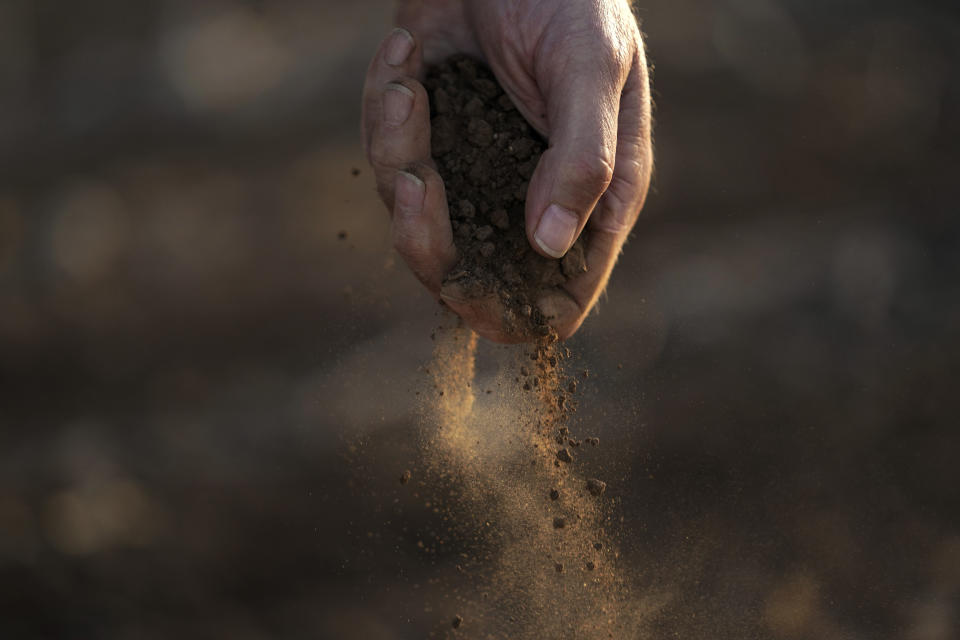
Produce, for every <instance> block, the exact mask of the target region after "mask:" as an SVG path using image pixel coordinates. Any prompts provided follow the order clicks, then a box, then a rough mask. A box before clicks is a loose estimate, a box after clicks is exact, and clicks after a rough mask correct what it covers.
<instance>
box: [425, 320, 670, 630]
mask: <svg viewBox="0 0 960 640" xmlns="http://www.w3.org/2000/svg"><path fill="white" fill-rule="evenodd" d="M448 324H449V325H450V326H447V327H441V328H439V329H438V330H437V332H436V334H435V340H436V343H435V349H434V354H433V359H432V362H431V364H430V366H429V368H428V372H429V374H430V377H431V379H430V382H429V389H428V390H427V392H426V393H423V394H422V395H421V398H426V400H425V401H424V403H423V406H422V407H421V411H422V423H421V452H422V455H423V460H422V461H421V463H422V465H423V467H424V470H425V471H426V472H427V475H428V476H429V477H430V478H431V482H433V483H436V484H437V485H439V486H443V487H447V488H453V489H452V490H449V491H447V492H446V494H445V495H446V496H448V497H447V498H446V499H442V500H441V502H442V504H438V505H437V507H438V508H440V509H442V510H443V512H444V514H445V515H444V520H445V521H446V523H447V529H448V531H447V535H448V536H451V537H452V538H454V539H458V541H459V543H460V544H465V545H466V546H465V547H464V548H465V549H467V550H468V551H466V552H464V553H461V557H462V562H461V563H460V564H458V565H457V567H456V569H457V572H458V578H457V580H458V581H461V582H463V583H464V584H469V585H470V588H469V589H460V588H458V587H457V586H455V585H451V588H450V591H451V593H465V594H469V595H458V596H457V599H458V600H459V602H457V603H456V604H457V607H458V608H459V609H458V616H460V617H461V618H462V619H460V618H455V619H454V621H453V624H452V625H451V623H450V621H449V620H447V621H445V623H444V625H443V627H442V628H440V627H438V629H437V632H436V634H435V635H439V637H443V636H446V635H449V636H452V637H464V638H520V639H523V638H579V639H585V640H591V639H595V638H636V637H639V636H640V634H641V626H642V625H643V623H644V621H645V620H646V619H648V618H649V617H650V616H651V614H652V613H653V612H654V611H653V610H654V609H656V608H658V607H657V605H655V604H654V603H652V602H649V601H645V600H644V599H642V598H638V597H635V596H634V595H633V594H632V593H631V589H630V585H629V580H627V579H626V576H625V574H624V572H623V570H622V568H621V567H619V566H618V559H619V552H618V549H617V542H616V531H617V528H616V527H615V526H614V524H613V519H612V517H611V511H612V510H611V508H610V507H609V505H608V504H607V500H606V498H605V496H604V495H603V493H604V489H605V485H604V484H603V483H602V482H599V481H598V480H596V479H591V478H586V477H583V476H582V475H580V474H579V473H578V472H577V470H576V468H577V458H578V457H580V456H581V455H584V454H590V455H597V454H598V453H599V451H600V450H599V449H598V445H599V442H598V440H597V439H595V438H585V439H583V440H578V439H576V437H575V436H574V435H573V434H572V433H571V432H570V430H569V427H568V421H569V417H570V413H571V412H572V410H573V408H574V404H575V400H574V393H575V391H576V385H577V382H576V380H574V379H573V378H568V377H566V376H565V374H564V372H563V360H564V358H565V356H566V355H568V352H567V351H566V349H564V348H563V347H561V346H560V345H559V344H558V343H556V342H555V341H553V340H551V339H549V338H548V339H544V340H542V341H541V342H539V343H537V344H532V345H524V346H522V347H516V348H514V349H515V351H511V352H510V356H508V357H507V358H506V360H505V361H503V362H501V363H500V367H499V369H500V370H499V371H498V373H497V374H496V377H495V379H494V380H490V381H487V382H485V384H484V387H483V388H478V387H477V385H476V383H475V358H476V350H477V338H476V335H475V334H473V333H472V332H471V331H470V330H469V329H465V328H462V327H457V326H456V323H455V322H449V323H448ZM454 628H455V629H454Z"/></svg>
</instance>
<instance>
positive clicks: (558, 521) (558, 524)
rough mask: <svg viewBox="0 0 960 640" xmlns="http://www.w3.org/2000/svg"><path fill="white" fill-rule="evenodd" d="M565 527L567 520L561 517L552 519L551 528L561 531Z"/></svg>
mask: <svg viewBox="0 0 960 640" xmlns="http://www.w3.org/2000/svg"><path fill="white" fill-rule="evenodd" d="M565 526H567V519H566V518H563V517H561V516H557V517H556V518H554V519H553V528H554V529H563V528H564V527H565Z"/></svg>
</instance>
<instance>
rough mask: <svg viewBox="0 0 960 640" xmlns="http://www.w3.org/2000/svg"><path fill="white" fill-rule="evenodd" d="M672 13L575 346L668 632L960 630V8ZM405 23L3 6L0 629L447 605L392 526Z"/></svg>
mask: <svg viewBox="0 0 960 640" xmlns="http://www.w3.org/2000/svg"><path fill="white" fill-rule="evenodd" d="M641 15H642V16H643V18H644V22H645V25H644V26H645V30H646V32H647V33H648V35H649V42H648V45H649V48H650V51H651V57H652V60H653V62H654V63H655V67H656V71H655V90H656V99H657V103H658V112H657V120H658V125H657V132H656V135H657V151H658V158H657V160H658V170H657V171H658V173H657V178H656V191H655V193H654V194H653V195H652V197H651V199H650V202H649V205H648V208H647V210H646V211H645V213H644V215H643V217H642V219H641V222H640V224H639V225H638V227H637V230H636V233H635V238H634V239H633V241H632V242H631V243H630V245H629V246H628V250H627V253H626V254H625V255H624V258H623V260H622V263H621V264H620V266H619V267H618V270H617V271H616V272H615V275H614V279H613V282H612V284H611V288H610V292H609V296H608V298H607V299H606V301H604V302H603V303H602V305H601V307H600V309H599V313H598V314H596V315H595V316H594V317H592V318H591V319H590V320H589V321H588V323H587V325H586V327H585V329H584V330H583V331H582V332H581V334H580V335H578V336H577V337H576V338H575V339H574V340H573V341H572V345H571V346H572V348H573V349H574V350H575V351H576V352H578V353H579V354H580V358H581V362H582V363H583V364H584V365H586V366H589V367H590V368H591V369H592V370H593V371H594V372H595V374H596V375H595V377H594V378H593V380H594V382H593V384H592V385H590V386H588V389H587V391H586V395H585V396H584V399H583V400H582V401H581V407H582V410H581V415H580V417H579V420H581V421H582V422H583V423H584V424H590V425H592V426H594V427H595V428H594V429H593V431H594V432H596V433H597V434H598V435H599V436H600V437H601V439H602V441H603V442H604V446H605V450H606V451H607V452H609V455H610V459H609V462H608V465H609V467H608V468H609V469H617V470H619V471H618V473H619V478H611V477H610V476H609V475H608V479H610V490H609V491H610V493H611V494H613V495H615V496H617V497H619V498H620V499H621V500H622V503H621V508H622V513H623V516H624V530H625V532H626V534H627V540H626V542H627V546H626V548H625V555H626V557H627V559H628V560H629V561H630V562H631V563H633V565H634V566H636V567H637V576H638V578H637V579H638V580H639V581H640V582H641V583H642V584H644V585H646V586H647V587H648V588H650V589H651V590H656V589H663V588H669V589H670V590H671V591H672V592H673V593H675V594H676V597H675V599H674V600H673V601H672V602H671V603H670V604H668V605H667V607H666V609H665V610H664V613H663V615H662V616H661V618H660V619H658V621H657V629H656V631H657V634H658V637H674V636H676V637H684V638H754V637H756V638H858V639H859V638H862V639H865V640H866V639H875V638H907V639H910V640H947V639H949V638H955V637H957V636H958V634H960V607H958V601H960V507H958V493H957V487H958V486H960V472H958V470H957V466H958V465H957V462H956V457H957V453H958V452H960V432H958V430H957V428H956V423H957V420H956V415H957V413H958V411H957V410H958V409H960V406H958V405H960V399H958V396H957V393H956V387H957V380H958V376H960V357H958V356H960V354H958V350H960V349H958V347H960V335H958V333H960V295H958V294H960V291H958V286H957V277H956V276H957V273H960V252H958V244H960V243H958V240H960V220H958V218H957V216H956V202H957V197H958V196H960V186H958V185H960V183H958V181H957V175H958V173H960V159H958V156H957V154H956V148H955V147H956V142H957V140H958V135H960V126H958V122H960V119H958V118H957V117H956V116H957V114H958V109H957V107H958V103H960V82H958V77H957V76H958V69H960V64H958V63H960V44H958V43H960V22H958V20H957V18H956V17H955V16H954V15H953V14H952V12H950V11H949V10H948V9H947V8H946V4H945V3H941V4H940V5H936V4H933V3H931V4H929V5H928V6H925V5H922V4H919V3H912V4H904V3H900V2H893V1H892V0H874V1H871V2H866V1H862V0H846V1H841V2H824V1H809V0H807V1H804V2H800V1H799V0H781V1H776V0H723V1H721V2H706V1H704V0H670V1H667V0H656V1H651V2H647V3H645V6H644V7H643V9H642V11H641ZM389 17H390V16H389V7H388V3H386V2H359V3H346V2H309V1H307V0H302V1H299V2H296V1H290V2H280V1H277V2H273V1H271V0H262V1H253V0H250V1H248V2H240V1H235V2H227V1H216V2H204V3H192V2H185V1H176V0H148V1H145V2H138V3H122V2H114V1H111V0H94V1H90V2H85V3H74V4H64V3H55V2H50V1H29V0H22V1H17V0H13V1H10V0H7V1H5V2H0V620H2V622H3V628H4V632H3V634H2V635H3V636H4V637H12V638H20V637H23V638H32V637H98V638H100V637H102V638H152V637H158V638H159V637H170V636H174V635H176V636H180V637H229V638H256V639H260V638H274V637H276V638H299V637H304V638H308V637H309V638H317V637H320V638H420V637H424V634H425V630H427V629H430V628H432V626H433V625H434V624H435V623H436V620H435V619H434V618H435V616H434V615H433V614H432V613H431V612H429V611H424V610H423V604H422V600H423V596H422V595H421V593H422V592H421V588H422V589H423V591H424V592H425V591H427V590H429V589H430V588H431V587H430V582H429V580H430V577H431V575H432V572H433V571H434V564H433V563H434V562H435V561H434V560H431V559H428V558H425V557H423V555H422V554H418V550H417V548H416V546H415V545H414V544H412V542H411V540H412V538H410V537H409V536H406V531H404V527H406V528H408V529H413V530H415V529H416V527H417V515H416V513H415V512H414V513H412V514H407V515H403V516H400V515H396V514H395V513H394V512H389V513H387V512H385V511H384V509H385V507H384V505H389V504H391V501H392V499H393V496H394V495H395V494H396V493H397V492H398V490H399V486H398V485H397V484H396V482H395V478H396V477H397V475H398V474H399V472H400V471H401V470H402V469H403V468H404V465H405V463H406V461H407V460H408V459H409V455H410V454H411V452H410V451H409V445H403V442H404V441H405V438H406V437H407V436H408V435H409V434H410V433H411V430H412V429H413V427H414V421H415V420H414V417H413V407H414V404H413V395H412V391H411V390H412V388H413V387H414V386H415V379H416V377H417V374H416V370H417V367H418V366H420V365H422V364H424V363H425V362H426V361H427V359H428V358H429V354H430V340H429V332H430V329H431V328H432V326H433V325H434V323H435V318H434V308H433V305H432V303H431V302H430V300H429V298H428V297H427V296H426V295H424V294H423V293H422V292H421V291H420V289H419V287H418V285H417V284H416V283H415V282H414V280H413V278H412V277H411V276H410V275H409V274H408V273H407V272H406V271H405V269H404V267H403V266H402V264H398V263H396V262H395V260H394V258H393V257H392V256H391V254H390V251H389V239H388V228H387V225H386V215H385V213H384V212H383V211H382V210H381V206H380V205H379V203H378V202H377V200H376V197H375V194H374V191H373V185H372V179H371V176H370V175H369V173H368V172H367V171H366V170H365V164H364V160H363V157H362V152H361V151H360V149H359V148H358V144H357V138H358V133H357V131H358V123H357V118H358V113H357V111H358V109H357V103H358V96H359V90H360V86H361V83H362V79H363V73H364V69H365V65H366V61H367V58H368V56H369V54H370V52H371V51H372V50H373V48H374V47H375V46H376V44H377V42H378V41H379V40H380V38H381V37H382V36H383V34H384V33H385V32H386V30H387V29H388V25H389ZM354 167H356V168H361V169H364V170H363V171H362V172H361V174H360V175H359V176H357V177H354V176H353V175H352V171H351V170H352V169H353V168H354ZM340 232H345V233H346V237H345V238H340V237H339V234H340ZM488 349H491V348H490V347H488ZM618 364H622V365H623V366H622V369H621V368H618V367H617V365H618ZM361 436H362V437H361ZM358 443H359V444H358ZM351 444H352V445H353V446H354V447H357V446H360V448H361V449H366V451H365V452H361V455H356V450H355V451H354V454H350V455H345V452H346V451H347V450H348V446H350V445H351ZM404 447H406V448H404ZM358 460H359V462H358ZM358 465H360V466H364V465H365V466H368V467H369V469H366V470H360V471H358V469H357V468H356V467H357V466H358ZM358 474H359V477H363V478H366V481H365V482H366V484H363V486H358V484H357V481H356V479H357V477H358ZM387 510H388V511H389V509H387ZM391 514H392V515H391Z"/></svg>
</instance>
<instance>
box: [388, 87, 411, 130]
mask: <svg viewBox="0 0 960 640" xmlns="http://www.w3.org/2000/svg"><path fill="white" fill-rule="evenodd" d="M412 109H413V91H410V89H407V88H406V87H405V86H403V85H402V84H397V83H396V82H391V83H389V84H387V86H386V89H385V90H384V92H383V119H384V121H385V122H386V123H387V124H388V125H390V126H392V127H399V126H400V125H402V124H403V123H404V122H406V121H407V118H409V117H410V111H411V110H412Z"/></svg>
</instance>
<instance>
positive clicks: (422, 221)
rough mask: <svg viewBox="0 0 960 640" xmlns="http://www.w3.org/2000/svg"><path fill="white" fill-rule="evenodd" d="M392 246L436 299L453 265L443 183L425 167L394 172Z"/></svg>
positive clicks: (455, 253)
mask: <svg viewBox="0 0 960 640" xmlns="http://www.w3.org/2000/svg"><path fill="white" fill-rule="evenodd" d="M394 180H395V188H394V192H395V198H394V206H393V246H394V248H396V250H397V253H399V254H400V256H401V257H402V258H403V259H404V261H405V262H406V263H407V266H409V267H410V270H411V271H413V273H414V275H415V276H416V277H417V279H418V280H420V282H422V283H423V284H424V286H426V287H427V289H429V290H430V292H431V293H433V295H435V296H439V295H440V289H441V286H442V283H443V279H444V276H445V275H446V274H447V273H448V272H449V271H450V270H451V269H452V268H453V267H454V265H455V264H456V263H457V249H456V246H455V245H454V244H453V230H452V229H451V227H450V214H449V212H448V210H447V195H446V193H445V191H444V188H443V180H441V179H440V175H439V174H437V172H436V171H434V170H433V169H432V168H430V167H428V166H426V165H422V164H421V165H417V166H413V167H410V168H409V170H408V171H396V172H394Z"/></svg>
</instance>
